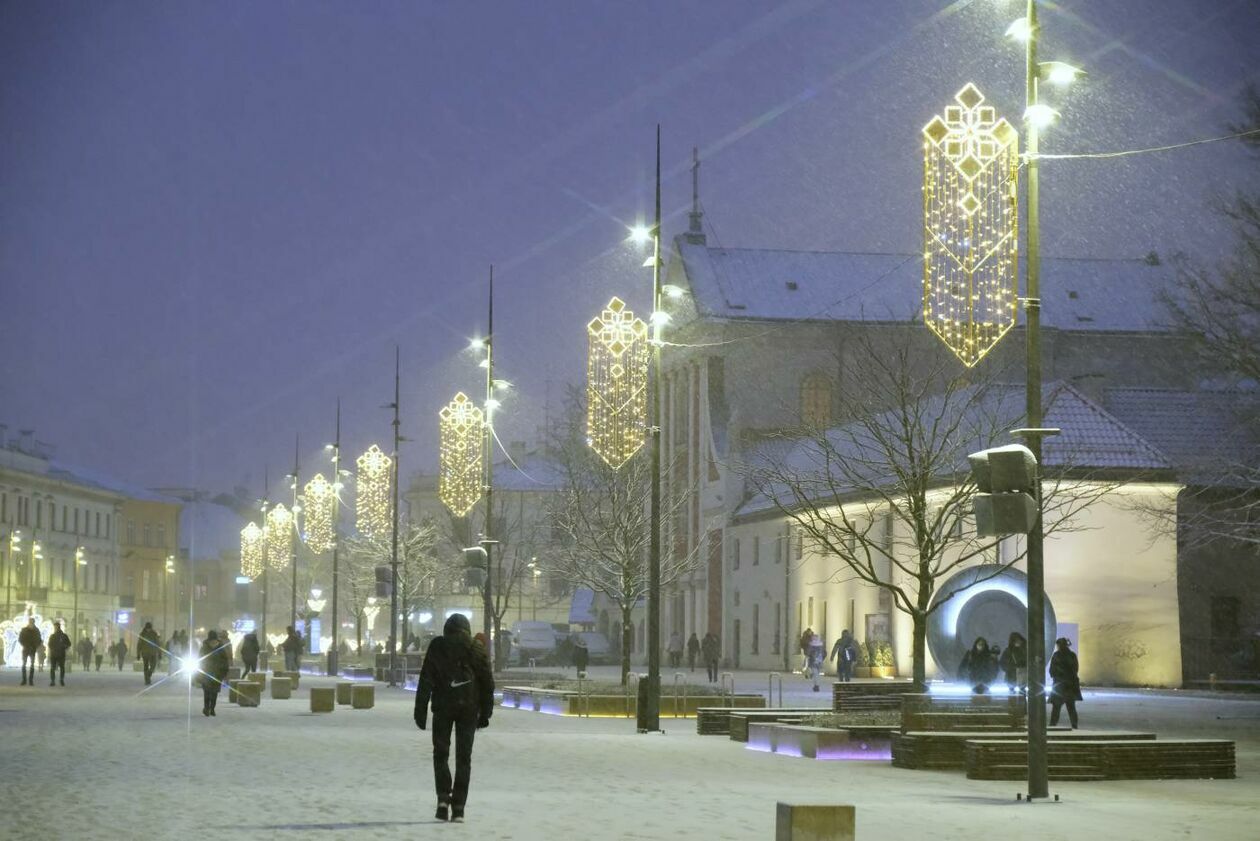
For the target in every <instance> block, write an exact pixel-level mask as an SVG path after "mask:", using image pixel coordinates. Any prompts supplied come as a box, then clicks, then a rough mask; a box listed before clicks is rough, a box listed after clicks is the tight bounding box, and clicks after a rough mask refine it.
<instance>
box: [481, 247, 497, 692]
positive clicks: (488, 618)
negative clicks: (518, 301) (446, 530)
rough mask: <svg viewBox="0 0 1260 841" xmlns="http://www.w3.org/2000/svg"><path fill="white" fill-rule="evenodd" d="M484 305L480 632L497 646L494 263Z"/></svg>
mask: <svg viewBox="0 0 1260 841" xmlns="http://www.w3.org/2000/svg"><path fill="white" fill-rule="evenodd" d="M487 306H488V313H487V316H486V319H487V321H486V341H485V344H486V357H485V359H484V360H482V363H481V364H482V365H483V366H484V367H485V369H486V402H485V416H486V429H485V436H486V442H485V453H486V456H485V470H486V530H485V534H484V536H483V537H482V540H481V547H482V548H483V549H484V550H485V552H486V580H485V584H484V586H483V589H482V593H483V594H484V596H485V598H484V602H485V605H484V607H483V608H482V610H483V611H484V612H485V616H484V617H483V619H482V620H481V625H482V631H483V632H484V633H485V635H486V645H488V646H492V647H493V648H498V646H497V645H494V642H493V639H492V631H493V621H494V617H493V614H494V595H493V592H494V590H493V588H494V564H493V562H492V558H493V555H494V544H495V543H496V542H497V541H496V540H495V539H494V410H495V409H496V408H498V406H499V401H498V400H496V399H494V266H491V267H490V293H489V298H488V305H487ZM490 662H491V663H493V664H494V667H495V669H496V670H497V669H498V667H499V658H497V657H495V656H494V651H493V649H492V650H491V652H490Z"/></svg>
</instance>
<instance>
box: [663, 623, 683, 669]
mask: <svg viewBox="0 0 1260 841" xmlns="http://www.w3.org/2000/svg"><path fill="white" fill-rule="evenodd" d="M665 651H666V652H668V653H669V665H670V667H671V668H674V669H676V668H678V667H679V666H681V665H682V653H683V638H682V634H680V633H678V631H674V632H673V633H672V634H670V635H669V643H668V644H667V645H666V646H665Z"/></svg>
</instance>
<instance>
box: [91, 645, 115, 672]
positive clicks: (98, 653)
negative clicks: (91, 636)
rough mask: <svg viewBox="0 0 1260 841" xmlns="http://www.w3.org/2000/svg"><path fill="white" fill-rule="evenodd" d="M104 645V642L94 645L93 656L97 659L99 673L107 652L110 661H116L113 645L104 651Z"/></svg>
mask: <svg viewBox="0 0 1260 841" xmlns="http://www.w3.org/2000/svg"><path fill="white" fill-rule="evenodd" d="M102 644H103V643H102V642H95V643H92V653H93V655H94V656H95V658H96V670H97V671H98V672H99V671H100V670H101V663H103V662H104V661H105V654H106V653H107V652H108V654H109V659H110V660H113V659H114V647H113V646H112V645H111V646H107V647H106V648H104V649H102V647H101V646H102Z"/></svg>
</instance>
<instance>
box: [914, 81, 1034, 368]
mask: <svg viewBox="0 0 1260 841" xmlns="http://www.w3.org/2000/svg"><path fill="white" fill-rule="evenodd" d="M954 100H955V102H956V103H957V104H956V105H950V106H948V107H947V108H946V109H945V116H944V117H941V116H936V117H933V118H932V121H931V122H930V123H928V124H927V125H926V126H924V128H923V322H924V323H925V324H926V325H927V326H928V327H929V328H930V329H931V330H932V332H934V333H936V335H937V336H939V337H940V339H941V341H943V342H944V343H945V345H946V346H947V347H948V348H949V349H950V350H951V351H953V353H954V354H955V355H956V356H957V357H958V358H959V359H960V360H961V361H962V363H963V364H964V365H966V366H967V367H971V366H973V365H975V364H976V363H977V362H979V361H980V359H982V358H983V357H984V355H985V354H986V353H988V352H989V351H990V350H992V349H993V347H994V346H995V345H996V344H997V343H998V341H1000V340H1001V338H1002V336H1004V335H1005V334H1006V332H1007V331H1008V330H1010V329H1011V327H1012V326H1014V324H1015V316H1016V307H1017V296H1018V286H1019V244H1018V240H1019V237H1018V233H1019V199H1018V184H1019V132H1017V131H1016V130H1015V128H1014V127H1013V126H1012V125H1011V124H1010V123H1008V122H1007V121H1006V120H1005V119H1001V118H999V117H998V116H997V112H996V111H995V110H994V109H993V107H992V106H989V105H985V104H984V95H983V94H981V93H980V91H979V90H978V89H977V88H976V86H975V85H971V84H968V85H967V86H966V87H964V88H963V89H962V90H961V91H959V92H958V93H957V94H956V95H955V97H954Z"/></svg>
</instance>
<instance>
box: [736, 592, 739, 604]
mask: <svg viewBox="0 0 1260 841" xmlns="http://www.w3.org/2000/svg"><path fill="white" fill-rule="evenodd" d="M735 606H736V607H739V590H736V591H735Z"/></svg>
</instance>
